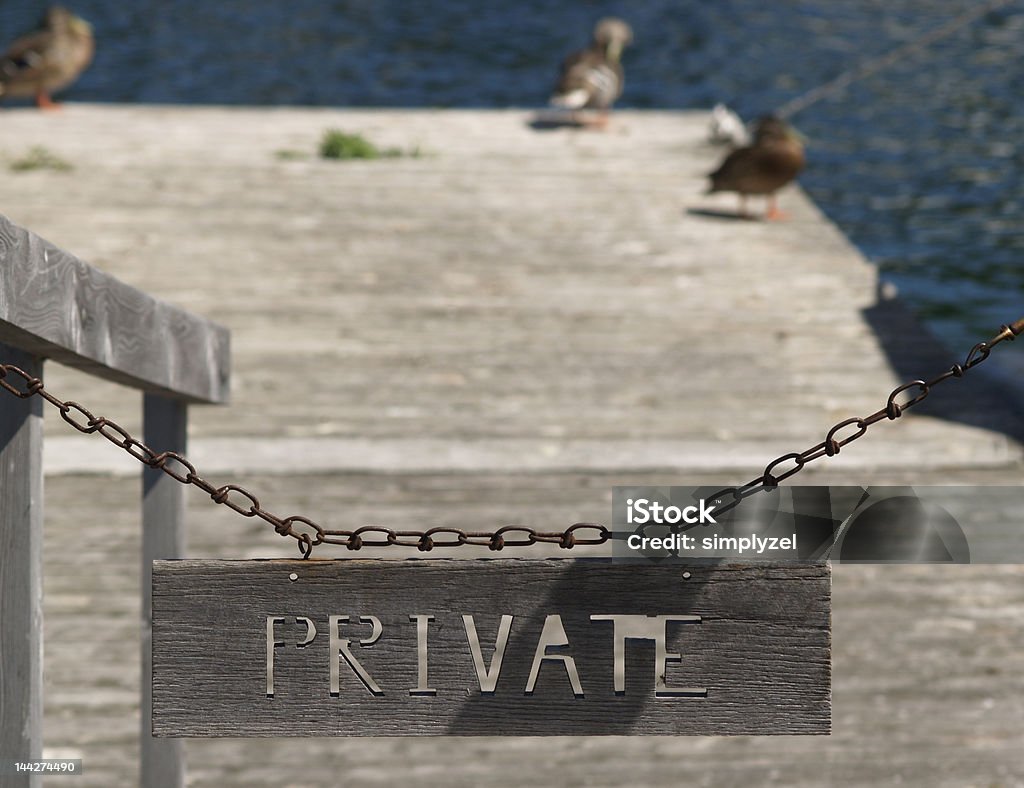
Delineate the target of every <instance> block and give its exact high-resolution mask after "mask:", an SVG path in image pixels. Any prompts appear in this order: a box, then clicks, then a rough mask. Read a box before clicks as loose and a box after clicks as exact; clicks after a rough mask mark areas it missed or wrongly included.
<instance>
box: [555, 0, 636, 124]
mask: <svg viewBox="0 0 1024 788" xmlns="http://www.w3.org/2000/svg"><path fill="white" fill-rule="evenodd" d="M631 43H633V29H632V28H631V27H630V26H629V25H627V24H626V23H625V22H623V21H622V20H621V19H616V18H614V17H608V18H606V19H602V20H601V21H599V22H598V23H597V25H595V26H594V37H593V39H592V41H591V42H590V46H589V47H587V48H586V49H583V50H581V51H579V52H574V53H573V54H571V55H569V57H567V58H566V59H565V62H564V63H563V64H562V72H561V75H560V76H559V79H558V85H557V87H556V88H555V93H554V95H553V96H551V105H552V106H555V107H559V108H562V109H568V110H571V111H572V113H573V120H574V121H577V122H579V119H578V117H577V113H578V111H579V110H581V109H596V110H599V111H600V114H599V116H598V120H597V122H596V123H597V125H599V126H604V125H606V124H607V122H608V110H609V109H610V108H611V106H612V104H613V103H615V100H616V99H617V98H618V97H619V96H621V95H622V87H623V84H624V74H623V71H622V50H623V49H625V48H626V47H627V46H628V45H629V44H631Z"/></svg>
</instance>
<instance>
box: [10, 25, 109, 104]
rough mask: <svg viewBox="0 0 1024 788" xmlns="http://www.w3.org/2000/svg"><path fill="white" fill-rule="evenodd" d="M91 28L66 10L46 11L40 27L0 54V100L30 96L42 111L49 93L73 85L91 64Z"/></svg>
mask: <svg viewBox="0 0 1024 788" xmlns="http://www.w3.org/2000/svg"><path fill="white" fill-rule="evenodd" d="M93 50H94V43H93V37H92V27H91V26H90V25H89V23H88V22H86V21H85V20H84V19H82V18H80V17H77V16H75V15H74V14H73V13H71V12H70V11H68V10H67V9H66V8H61V7H60V6H54V7H53V8H51V9H50V10H49V11H47V12H46V17H45V18H44V20H43V25H42V27H41V28H40V29H39V30H37V31H35V32H33V33H29V34H28V35H26V36H23V37H22V38H19V39H18V40H17V41H15V42H14V43H13V44H11V46H10V47H9V48H8V50H7V51H6V52H4V53H3V54H2V55H0V99H2V98H4V97H6V96H12V97H16V98H24V97H29V96H34V97H35V99H36V104H37V105H38V106H39V107H42V108H49V107H53V106H56V105H55V104H54V102H53V100H52V99H51V98H50V96H51V94H52V93H54V92H56V91H58V90H61V89H62V88H65V87H67V86H68V85H70V84H71V83H72V82H74V81H75V80H76V79H77V78H78V76H79V74H81V73H82V72H83V71H85V69H86V67H87V66H88V65H89V63H90V62H91V61H92V56H93Z"/></svg>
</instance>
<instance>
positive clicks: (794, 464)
mask: <svg viewBox="0 0 1024 788" xmlns="http://www.w3.org/2000/svg"><path fill="white" fill-rule="evenodd" d="M1022 332H1024V318H1021V319H1019V320H1017V321H1015V322H1014V323H1011V324H1010V325H1004V326H1001V327H1000V329H999V333H998V334H996V335H995V336H994V337H993V338H992V339H990V340H989V341H987V342H979V343H978V344H976V345H975V346H974V347H972V348H971V349H970V351H968V353H967V356H966V358H965V359H964V362H963V363H962V364H953V366H951V367H950V368H949V369H947V370H946V371H945V372H943V373H941V374H939V375H936V376H935V377H933V378H931V379H930V380H912V381H910V382H908V383H905V384H903V385H902V386H898V387H896V388H895V389H893V390H892V391H891V392H890V393H889V397H888V399H887V400H886V403H885V406H884V407H882V408H880V409H879V410H877V411H875V412H874V413H872V414H871V415H869V416H863V417H853V418H849V419H845V420H843V421H841V422H839V423H838V424H835V425H833V427H832V428H831V429H830V430H829V431H828V432H827V433H826V435H825V438H824V440H822V441H821V442H820V443H817V444H815V445H814V446H811V447H810V448H808V449H805V450H804V451H802V452H791V453H789V454H783V455H782V456H780V457H777V458H775V459H774V460H772V461H771V462H770V463H768V465H766V466H765V469H764V472H763V473H762V474H761V475H760V476H758V477H757V478H755V479H751V480H750V481H749V482H747V483H746V484H744V485H742V486H739V487H727V488H725V489H722V490H719V491H718V492H717V493H715V494H714V495H712V496H709V498H714V499H719V498H720V499H724V501H723V503H722V504H720V505H719V506H718V507H717V511H719V512H724V511H727V510H729V509H731V508H733V507H734V506H736V505H737V504H738V503H739V502H740V501H742V500H743V499H744V498H747V497H749V496H751V495H753V494H754V493H757V492H760V491H762V490H772V489H774V488H775V487H777V486H778V485H779V483H780V482H782V481H785V480H786V479H788V478H789V477H791V476H793V475H794V474H796V473H799V472H800V471H801V470H803V468H804V467H806V466H807V465H808V464H809V463H811V462H813V461H814V460H817V459H820V458H822V457H832V456H835V455H836V454H838V453H839V451H840V450H841V449H842V448H843V447H844V446H846V445H848V444H850V443H852V442H853V441H855V440H857V439H858V438H862V437H863V436H864V435H865V434H867V431H868V428H869V427H871V425H873V424H876V423H877V422H879V421H882V420H889V421H893V420H895V419H898V418H899V417H900V416H902V415H903V414H904V413H905V412H906V411H907V410H909V409H910V408H912V407H914V406H915V405H918V404H920V403H921V402H923V401H924V400H925V398H927V397H928V396H929V395H930V394H931V392H932V390H933V389H934V388H935V387H936V386H938V385H940V384H942V383H945V382H946V381H947V380H950V379H951V378H961V377H963V376H964V374H965V373H966V372H967V371H968V370H970V369H973V368H974V367H976V366H977V365H978V364H981V363H982V362H983V361H985V359H987V358H988V357H989V354H990V353H991V352H992V349H993V348H994V347H996V346H997V345H998V344H1000V343H1001V342H1005V341H1012V340H1013V339H1015V338H1016V337H1017V336H1018V335H1019V334H1021V333H1022ZM19 379H20V381H21V382H20V384H18V385H15V383H14V382H12V381H16V380H19ZM19 386H20V387H19ZM0 388H2V389H3V390H5V391H7V392H8V393H9V394H11V395H13V396H15V397H19V398H20V399H28V398H30V397H35V396H38V397H42V398H43V399H44V400H46V401H47V402H48V403H50V404H51V405H53V406H54V407H55V408H57V410H58V411H60V415H61V418H63V419H64V421H66V422H67V423H68V424H70V425H71V426H72V427H74V428H75V429H76V430H78V431H79V432H84V433H90V434H91V433H94V432H98V433H99V434H100V435H102V436H103V437H104V438H106V439H107V440H109V441H110V442H111V443H113V444H114V445H115V446H119V447H121V448H122V449H124V450H125V451H126V452H128V453H129V454H130V455H131V456H132V457H134V458H135V459H137V460H138V461H139V462H141V463H142V464H143V465H146V466H148V467H150V468H155V469H157V470H161V471H163V472H164V473H166V474H167V475H168V476H170V477H171V478H173V479H175V480H177V481H178V482H181V483H182V484H186V485H192V486H194V487H198V488H199V489H200V490H202V491H203V492H205V493H206V494H207V495H209V496H210V498H211V499H212V500H213V501H214V502H215V503H218V504H223V505H225V506H227V507H228V508H230V509H233V510H234V511H236V512H238V514H240V515H242V516H243V517H259V518H260V519H261V520H264V521H265V522H267V523H269V524H270V525H272V526H274V530H275V531H276V532H277V533H278V534H280V535H281V536H290V537H292V538H293V539H295V540H296V542H297V543H298V547H299V550H300V551H301V553H302V556H303V558H309V556H310V554H311V553H312V552H313V548H314V547H316V546H318V545H321V544H335V545H343V546H345V547H347V548H348V549H349V550H359V549H360V548H362V547H390V546H399V547H415V548H417V549H418V550H420V551H422V552H428V551H430V550H433V549H434V548H435V547H460V546H462V545H467V544H468V545H480V546H487V547H488V548H490V549H491V550H495V551H497V550H502V549H504V548H506V547H525V546H527V545H532V544H538V543H549V544H557V545H559V546H560V547H562V548H565V549H570V548H572V547H575V546H577V545H596V544H603V543H604V542H607V541H608V540H609V539H611V532H610V531H609V530H608V528H606V527H605V526H604V525H601V524H599V523H574V524H573V525H570V526H569V527H568V528H566V529H565V530H563V531H556V532H543V531H537V530H536V529H534V528H531V527H528V526H523V525H506V526H504V527H501V528H498V529H496V530H494V531H464V530H462V529H459V528H450V527H445V526H438V527H435V528H429V529H426V530H420V531H398V530H395V529H392V528H384V527H382V526H377V525H364V526H362V527H360V528H355V529H351V530H346V529H342V530H328V529H326V528H324V527H323V526H322V525H320V524H319V523H317V522H316V521H314V520H311V519H309V518H307V517H302V516H299V515H292V516H289V517H283V518H282V517H278V516H277V515H275V514H273V513H271V512H268V511H267V510H266V509H264V508H263V507H262V506H260V501H259V498H257V497H256V496H255V495H253V494H252V493H251V492H249V491H248V490H246V489H245V488H244V487H241V486H239V485H237V484H226V485H222V486H220V487H216V486H214V485H212V484H210V482H208V481H206V480H205V479H204V478H203V477H201V476H200V475H199V473H198V471H197V470H196V467H195V466H194V465H193V464H192V463H191V462H189V461H188V460H187V459H186V458H185V457H183V456H182V455H180V454H178V453H176V452H172V451H165V452H159V453H158V452H156V451H154V450H153V449H151V448H150V447H149V446H147V445H146V444H144V443H142V442H141V441H139V440H137V439H136V438H134V437H133V436H132V435H131V434H130V433H129V432H128V431H127V430H125V429H124V428H123V427H121V426H120V425H119V424H117V422H115V421H111V420H110V419H108V418H106V417H104V416H95V415H93V414H92V413H91V412H90V411H89V410H88V409H86V408H85V407H83V406H82V405H80V404H79V403H77V402H72V401H67V402H65V401H64V400H61V399H60V398H58V397H56V396H54V395H53V394H51V393H50V392H48V391H46V389H45V387H44V386H43V381H42V380H40V379H39V378H36V377H33V376H32V375H29V374H28V373H26V372H25V371H23V370H22V369H20V368H18V367H16V366H14V365H12V364H4V363H0ZM901 398H902V399H901Z"/></svg>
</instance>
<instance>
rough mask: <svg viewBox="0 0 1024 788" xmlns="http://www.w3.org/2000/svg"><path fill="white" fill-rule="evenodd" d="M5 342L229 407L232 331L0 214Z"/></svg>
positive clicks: (0, 320) (0, 333)
mask: <svg viewBox="0 0 1024 788" xmlns="http://www.w3.org/2000/svg"><path fill="white" fill-rule="evenodd" d="M0 341H4V342H7V343H8V344H11V345H13V346H15V347H20V348H23V349H25V350H28V351H30V352H33V353H35V354H36V355H38V356H42V357H46V358H53V359H55V360H57V361H60V362H62V363H64V364H68V365H70V366H74V367H79V368H81V369H83V370H86V371H88V372H92V373H95V374H97V375H99V376H101V377H103V378H106V379H107V380H113V381H117V382H119V383H124V384H126V385H129V386H132V387H134V388H140V389H145V390H148V391H157V392H162V393H165V394H170V395H173V396H175V397H179V398H182V399H185V400H189V401H193V402H226V401H227V399H228V379H229V334H228V331H227V329H225V328H223V327H222V326H219V325H216V324H215V323H211V322H210V321H208V320H205V319H203V318H200V317H197V316H195V315H193V314H191V313H189V312H186V311H184V310H183V309H179V308H178V307H175V306H172V305H170V304H166V303H164V302H162V301H158V300H156V299H155V298H153V297H151V296H149V295H147V294H145V293H143V292H141V291H140V290H136V289H135V288H133V287H129V286H128V285H126V284H124V283H122V282H120V281H118V280H117V279H114V278H113V277H111V276H109V275H107V274H104V273H103V272H101V271H98V270H97V269H95V268H93V267H92V266H90V265H88V264H87V263H84V262H82V261H81V260H79V259H77V258H76V257H74V256H72V255H70V254H68V253H67V252H65V251H63V250H61V249H58V248H57V247H55V246H53V245H52V244H50V243H49V242H47V241H44V240H43V239H41V238H39V237H38V236H36V235H34V234H33V233H31V232H29V231H27V230H24V229H22V228H21V227H18V226H17V225H15V224H13V223H12V222H11V221H10V220H9V219H7V218H6V217H4V216H3V215H0Z"/></svg>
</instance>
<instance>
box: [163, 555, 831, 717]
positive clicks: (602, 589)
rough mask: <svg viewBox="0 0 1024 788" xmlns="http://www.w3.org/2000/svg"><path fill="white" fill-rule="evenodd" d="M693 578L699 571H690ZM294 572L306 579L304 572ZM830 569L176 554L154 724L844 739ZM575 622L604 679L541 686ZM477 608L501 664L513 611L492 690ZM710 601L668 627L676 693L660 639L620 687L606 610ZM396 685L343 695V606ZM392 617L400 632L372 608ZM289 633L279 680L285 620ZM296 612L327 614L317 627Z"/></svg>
mask: <svg viewBox="0 0 1024 788" xmlns="http://www.w3.org/2000/svg"><path fill="white" fill-rule="evenodd" d="M684 570H685V571H688V572H690V577H689V578H684V577H683V572H684ZM292 573H294V574H295V575H296V576H297V579H296V580H294V581H292V580H290V579H289V576H290V575H291V574H292ZM830 592H831V576H830V573H829V569H828V568H827V567H826V566H821V565H789V566H774V565H773V566H751V565H739V564H723V565H718V566H711V565H703V566H691V567H682V566H680V565H672V566H638V565H625V564H613V563H611V562H609V561H602V560H586V559H582V560H478V561H466V560H443V559H442V560H422V561H420V560H411V561H362V560H360V561H354V560H339V561H323V562H320V561H313V562H302V561H280V560H272V561H157V562H155V563H154V567H153V732H154V734H155V735H163V736H317V735H320V736H324V735H345V736H405V735H437V734H453V735H584V734H585V735H593V734H699V735H704V734H715V735H719V734H826V733H829V731H830V725H831V683H830V682H831V667H830V648H831V644H830ZM554 613H557V614H559V615H560V616H561V619H562V622H563V624H564V627H565V632H566V635H567V636H568V639H569V646H568V647H566V648H564V649H562V648H555V649H551V650H550V652H549V653H563V654H564V653H569V654H571V655H572V656H573V658H574V659H575V663H576V666H577V668H578V671H579V676H580V680H581V684H582V687H583V691H584V696H583V697H582V698H580V697H575V696H574V694H573V691H572V689H571V687H570V682H569V679H568V677H567V672H566V670H565V669H564V668H563V667H562V666H561V665H560V664H559V663H557V662H546V663H545V664H544V665H543V667H542V668H541V670H540V673H539V679H538V681H537V686H536V691H535V692H534V694H533V695H527V694H525V693H524V689H525V687H526V683H527V679H528V676H529V674H530V670H531V666H532V663H533V660H534V656H535V651H536V648H537V643H538V637H539V634H540V632H541V630H542V628H543V626H544V621H545V618H546V616H548V615H550V614H554ZM417 614H423V615H426V614H430V615H433V616H434V621H433V622H431V623H430V625H429V635H428V642H429V652H428V653H429V657H428V670H429V673H428V681H429V686H430V687H432V688H435V689H436V690H437V694H436V695H435V696H426V697H422V696H411V695H410V689H412V688H414V687H416V686H417V676H418V659H417V637H416V633H417V625H416V623H415V622H414V621H410V615H417ZM463 614H472V615H474V617H475V621H476V627H477V629H478V632H479V638H480V643H481V645H482V653H483V657H484V659H485V661H486V663H487V664H488V665H489V664H490V661H491V657H492V652H493V650H494V644H495V639H496V636H497V632H498V624H499V620H500V616H501V615H503V614H510V615H513V616H514V617H515V618H514V620H513V625H512V628H511V635H510V638H509V641H508V647H507V651H506V653H505V658H504V663H503V664H502V668H501V674H500V678H499V680H498V683H497V688H496V691H495V693H494V695H493V696H489V697H488V696H484V695H482V693H481V691H480V685H479V683H478V681H477V674H476V670H475V668H474V661H473V656H472V652H471V651H470V648H469V646H468V644H467V634H466V628H465V625H464V623H463V619H462V615H463ZM608 614H630V615H638V614H645V615H699V616H701V619H702V620H701V622H700V623H699V624H692V623H691V624H686V623H682V624H670V625H668V626H667V629H666V632H667V648H668V651H669V652H670V653H672V652H676V653H679V654H681V655H682V661H681V662H680V663H678V664H675V663H669V664H668V667H667V671H666V678H667V681H668V684H669V685H670V686H683V687H704V688H706V689H707V696H706V697H676V698H656V697H655V693H654V666H655V647H654V643H653V641H648V640H629V641H627V645H626V660H625V665H626V684H625V692H624V693H623V694H616V692H615V690H614V682H613V664H614V663H613V626H612V623H611V622H609V621H591V620H590V616H591V615H608ZM330 615H342V616H346V615H347V616H349V617H350V623H349V624H343V625H342V627H341V629H340V630H339V631H340V634H341V635H342V636H343V637H349V638H352V639H353V644H352V646H351V649H352V652H353V654H354V655H355V657H356V659H358V660H359V661H360V663H361V664H362V665H363V666H364V667H365V669H366V670H367V672H368V673H369V674H370V675H371V676H372V677H373V679H374V681H375V682H376V683H377V684H378V685H379V687H380V688H381V690H382V691H383V695H381V696H379V697H375V696H374V695H373V694H371V692H370V691H369V690H368V689H367V688H366V687H364V686H363V684H362V683H361V682H360V680H359V679H358V678H357V677H356V675H355V673H354V672H353V671H352V670H351V669H350V668H349V666H348V665H347V664H346V663H345V662H344V660H342V661H341V663H340V688H339V694H338V695H337V696H336V697H332V695H331V694H330V691H329V690H330V651H331V649H330V643H329V626H328V616H330ZM369 615H373V616H376V617H378V618H379V619H380V621H381V623H382V625H383V633H382V635H381V637H380V640H379V641H377V642H376V643H374V644H372V645H368V646H360V645H359V644H358V643H357V642H356V641H358V640H359V639H361V638H367V637H369V636H370V634H371V626H370V625H369V624H363V623H359V620H358V617H359V616H369ZM267 616H284V617H288V618H287V619H286V620H285V621H284V622H282V623H279V624H278V625H277V629H276V637H277V638H278V639H279V640H281V641H283V643H284V645H282V646H279V647H278V648H276V649H274V655H275V669H274V678H275V694H274V697H268V696H267V694H266V672H267V671H266V644H267V638H266V617H267ZM296 616H306V617H309V618H310V619H312V620H313V621H314V623H315V625H316V628H317V635H316V637H315V639H314V640H313V641H312V642H311V643H310V644H309V645H307V646H306V647H305V648H298V647H297V644H298V643H299V641H300V640H302V639H303V637H304V636H305V634H306V631H307V630H306V626H305V624H300V623H297V622H296V621H295V617H296Z"/></svg>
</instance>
